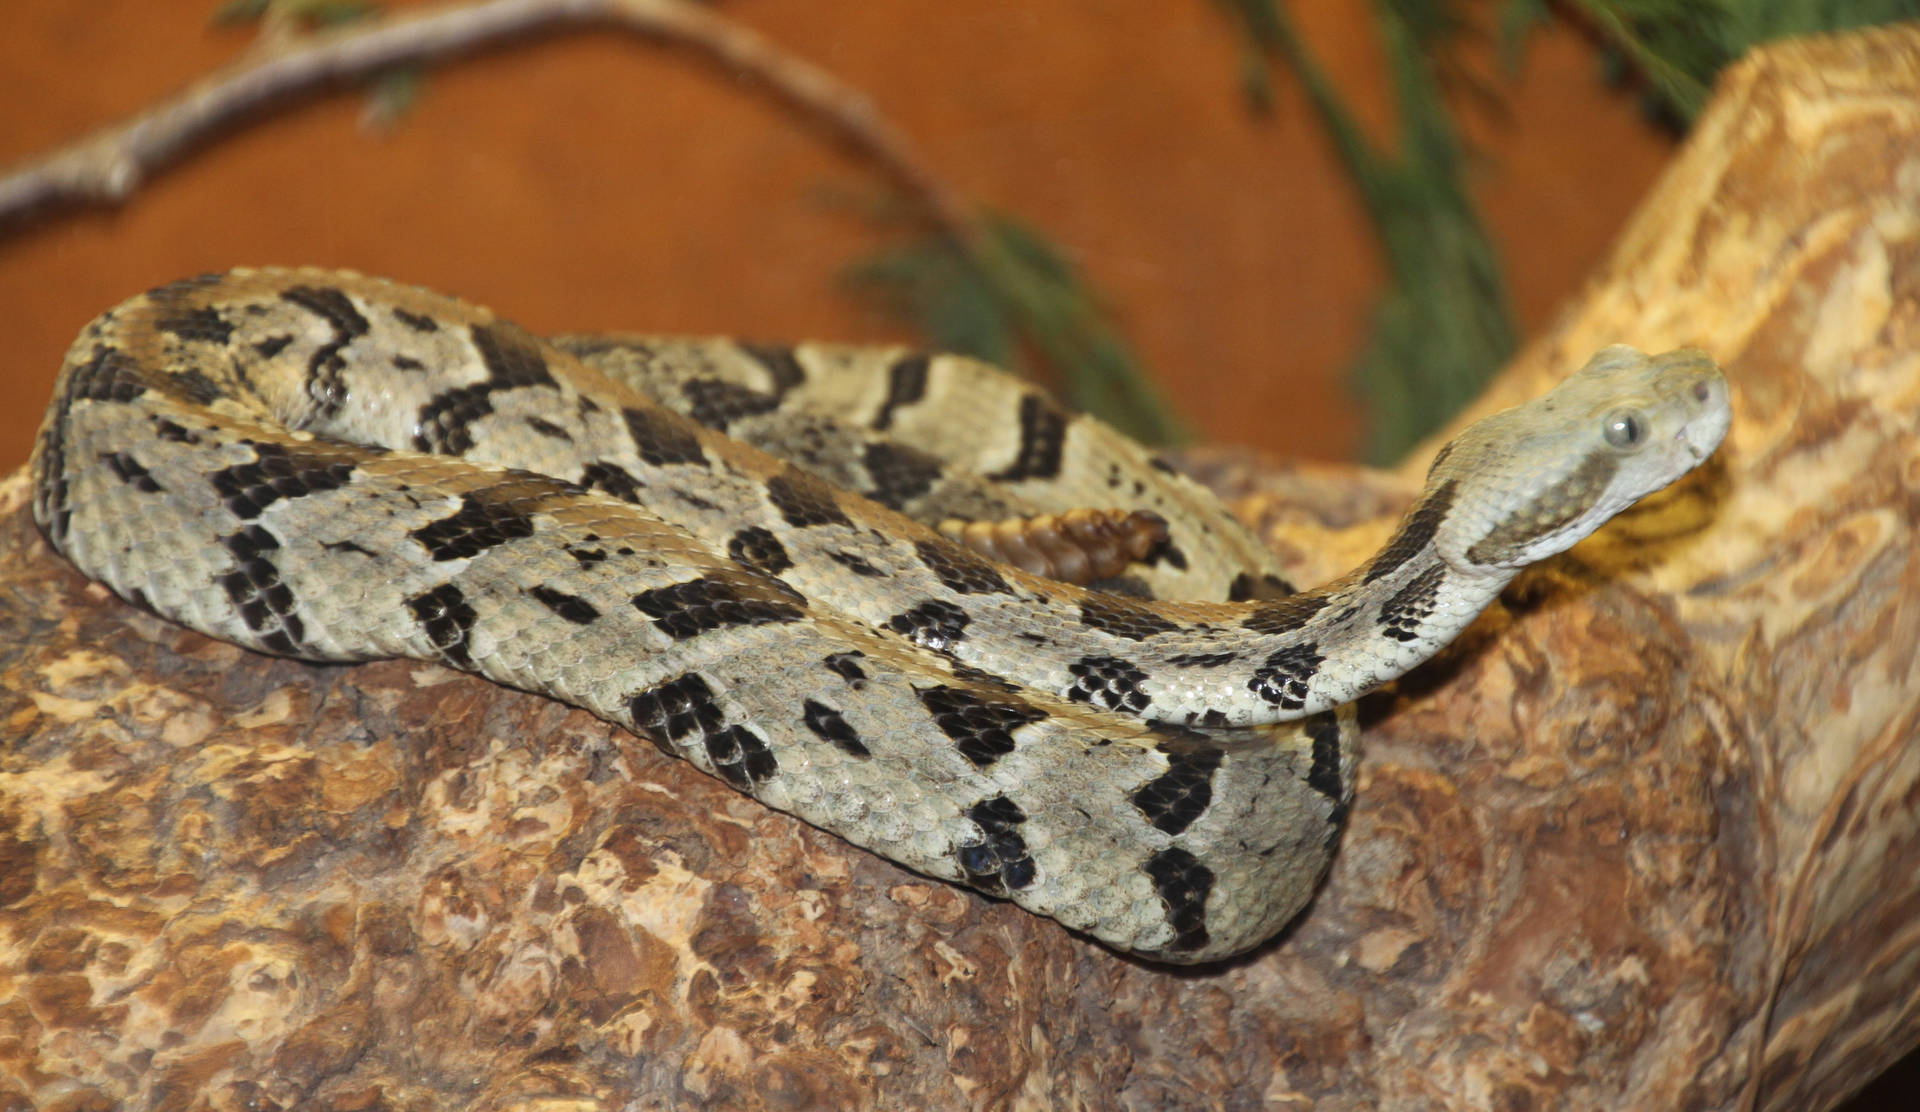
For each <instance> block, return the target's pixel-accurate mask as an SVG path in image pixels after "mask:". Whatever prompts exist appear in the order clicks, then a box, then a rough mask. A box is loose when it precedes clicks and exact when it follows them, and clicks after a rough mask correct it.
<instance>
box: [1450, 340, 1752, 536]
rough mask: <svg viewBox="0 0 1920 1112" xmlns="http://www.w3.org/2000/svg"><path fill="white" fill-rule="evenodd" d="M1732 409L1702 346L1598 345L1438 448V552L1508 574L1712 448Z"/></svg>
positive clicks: (1653, 488)
mask: <svg viewBox="0 0 1920 1112" xmlns="http://www.w3.org/2000/svg"><path fill="white" fill-rule="evenodd" d="M1731 419H1732V407H1731V403H1730V399H1729V394H1728V388H1727V380H1726V376H1725V375H1723V374H1722V373H1721V372H1720V368H1719V367H1718V366H1716V365H1715V364H1714V362H1713V360H1712V359H1710V358H1708V357H1707V355H1706V354H1705V353H1704V352H1700V351H1696V350H1693V349H1691V348H1683V349H1681V350H1678V351H1670V352H1667V353H1665V354H1663V355H1655V356H1648V355H1646V354H1644V353H1642V352H1640V351H1637V350H1635V349H1634V348H1631V347H1627V346H1626V345H1624V344H1616V345H1614V346H1612V347H1608V348H1603V349H1602V350H1601V351H1600V352H1599V353H1598V354H1596V355H1595V356H1594V357H1593V358H1592V359H1591V360H1590V361H1589V362H1588V363H1587V365H1586V366H1585V367H1583V368H1581V369H1580V370H1579V371H1577V372H1576V373H1574V374H1573V375H1572V376H1571V377H1569V378H1567V379H1566V381H1564V382H1562V383H1560V384H1559V385H1558V386H1556V387H1554V388H1553V389H1552V390H1550V391H1548V392H1547V393H1546V394H1543V395H1541V396H1540V397H1538V398H1536V399H1534V400H1533V401H1530V402H1527V403H1526V404H1524V405H1520V406H1516V407H1514V408H1513V409H1509V410H1505V411H1504V412H1501V413H1496V414H1494V415H1493V416H1491V417H1487V418H1485V419H1483V420H1481V421H1479V422H1476V423H1475V424H1473V425H1471V426H1469V427H1468V428H1467V430H1466V431H1465V432H1463V433H1461V434H1460V435H1459V436H1458V437H1456V438H1455V439H1454V440H1453V441H1452V442H1451V443H1450V444H1448V445H1447V446H1446V447H1445V448H1443V449H1441V454H1440V455H1439V456H1437V457H1436V458H1435V460H1434V465H1433V469H1432V470H1431V472H1429V474H1428V480H1427V490H1428V492H1429V493H1428V497H1429V498H1431V497H1434V496H1435V492H1437V491H1441V490H1446V491H1447V492H1448V495H1449V498H1450V506H1451V509H1450V511H1449V512H1447V513H1446V514H1444V515H1442V519H1443V520H1442V524H1441V525H1440V527H1439V530H1438V532H1437V534H1436V536H1435V542H1436V544H1437V545H1438V547H1439V551H1440V555H1441V557H1442V558H1443V559H1444V560H1446V562H1447V563H1448V564H1450V565H1452V566H1453V567H1455V568H1456V569H1459V570H1461V571H1463V572H1473V571H1480V572H1483V573H1488V572H1492V573H1496V574H1497V573H1507V574H1510V573H1511V571H1512V570H1513V569H1516V568H1519V567H1523V566H1525V565H1527V564H1530V563H1533V562H1534V561H1536V560H1540V559H1544V558H1545V557H1547V556H1551V555H1553V554H1554V553H1557V552H1563V551H1565V550H1566V549H1568V548H1570V547H1572V546H1573V544H1574V543H1575V542H1577V541H1579V540H1580V539H1581V538H1583V537H1585V536H1587V535H1588V534H1589V533H1592V532H1593V531H1594V530H1595V529H1598V528H1599V527H1600V526H1601V525H1603V524H1605V523H1606V521H1607V519H1609V518H1611V517H1612V516H1613V515H1614V514H1617V513H1619V512H1620V511H1621V510H1623V509H1626V508H1627V507H1628V506H1630V505H1632V504H1633V503H1634V502H1636V501H1638V500H1639V499H1641V498H1643V497H1645V496H1646V495H1648V494H1651V493H1653V492H1654V491H1656V490H1659V489H1660V488H1662V487H1664V486H1666V485H1667V484H1669V483H1671V482H1673V481H1674V480H1675V479H1678V478H1679V477H1680V476H1682V475H1684V474H1686V473H1687V472H1688V471H1691V470H1693V468H1694V467H1696V466H1698V465H1699V464H1700V462H1701V461H1703V460H1705V459H1706V458H1707V457H1708V456H1710V455H1712V454H1713V451H1714V449H1715V448H1717V447H1719V445H1720V441H1721V439H1722V438H1724V437H1725V436H1726V434H1727V426H1728V424H1729V422H1730V421H1731ZM1449 484H1450V485H1449Z"/></svg>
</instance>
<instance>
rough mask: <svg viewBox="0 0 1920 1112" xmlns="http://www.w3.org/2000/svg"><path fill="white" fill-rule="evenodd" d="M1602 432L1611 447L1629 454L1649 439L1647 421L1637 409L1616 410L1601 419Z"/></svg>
mask: <svg viewBox="0 0 1920 1112" xmlns="http://www.w3.org/2000/svg"><path fill="white" fill-rule="evenodd" d="M1600 430H1601V432H1600V434H1601V435H1602V436H1604V437H1606V440H1607V443H1608V444H1609V445H1611V446H1612V447H1614V448H1616V449H1618V450H1619V451H1622V452H1628V451H1632V450H1633V449H1635V448H1638V447H1639V446H1640V443H1641V442H1642V441H1644V440H1645V439H1646V438H1647V419H1646V418H1645V417H1642V416H1641V415H1640V411H1639V410H1637V409H1616V410H1614V411H1613V412H1611V413H1609V414H1607V415H1606V416H1605V417H1604V418H1602V419H1601V422H1600Z"/></svg>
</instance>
